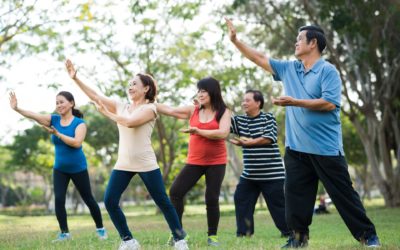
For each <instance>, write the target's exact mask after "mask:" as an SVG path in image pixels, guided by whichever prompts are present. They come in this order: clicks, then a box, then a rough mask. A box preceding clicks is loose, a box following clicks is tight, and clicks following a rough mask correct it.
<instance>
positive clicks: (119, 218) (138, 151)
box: [66, 60, 188, 250]
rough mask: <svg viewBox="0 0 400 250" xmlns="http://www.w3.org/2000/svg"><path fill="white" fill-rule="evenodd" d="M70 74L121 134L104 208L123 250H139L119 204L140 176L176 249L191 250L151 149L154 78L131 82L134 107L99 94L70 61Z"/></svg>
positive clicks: (153, 116) (153, 118)
mask: <svg viewBox="0 0 400 250" xmlns="http://www.w3.org/2000/svg"><path fill="white" fill-rule="evenodd" d="M66 67H67V71H68V73H69V75H70V77H71V78H72V79H73V80H74V81H75V83H76V84H77V85H78V87H80V88H81V89H82V91H83V92H84V93H85V94H86V95H87V96H88V97H89V98H90V99H91V100H93V101H94V102H95V103H96V106H97V108H98V110H99V111H100V112H101V113H102V114H103V115H105V116H106V117H108V118H109V119H111V120H113V121H115V122H116V123H117V125H118V131H119V148H118V160H117V162H116V164H115V167H114V169H113V171H112V173H111V176H110V180H109V182H108V185H107V189H106V192H105V195H104V204H105V206H106V209H107V211H108V213H109V215H110V218H111V220H112V222H113V224H114V226H115V227H116V228H117V230H118V233H119V235H120V237H121V239H122V242H121V245H120V247H119V249H120V250H123V249H139V248H140V245H139V242H138V241H137V240H136V239H134V238H133V236H132V233H131V231H130V230H129V228H128V224H127V221H126V218H125V215H124V213H123V212H122V210H121V208H120V206H119V202H120V198H121V195H122V193H123V192H124V191H125V189H126V188H127V187H128V185H129V182H130V181H131V179H132V178H133V177H134V176H135V175H136V174H138V175H139V176H140V178H141V179H142V181H143V183H144V185H145V186H146V188H147V190H148V191H149V193H150V195H151V197H152V198H153V200H154V202H155V203H156V204H157V205H158V207H159V208H160V209H161V211H162V213H163V214H164V217H165V219H166V221H167V223H168V225H169V228H170V230H171V233H172V235H173V237H174V242H175V243H174V246H175V249H182V250H183V249H188V246H187V242H186V241H185V239H184V238H185V236H186V233H185V232H184V231H183V229H182V226H181V223H180V221H179V218H178V215H177V213H176V210H175V208H174V206H173V205H172V203H171V201H170V200H169V198H168V196H167V193H166V192H165V186H164V182H163V179H162V175H161V171H160V168H159V167H158V164H157V160H156V156H155V154H154V151H153V148H152V146H151V133H152V131H153V128H154V123H155V119H156V118H157V111H156V107H155V105H154V101H155V98H156V94H157V89H156V83H155V80H154V79H153V77H151V76H150V75H147V74H137V75H136V76H135V77H134V78H133V79H132V81H130V82H129V87H128V96H129V99H130V100H131V103H129V104H124V103H121V102H116V101H114V100H112V99H110V98H108V97H105V96H102V95H99V94H97V92H96V91H94V90H93V89H92V88H90V87H89V86H87V85H86V84H84V83H83V82H82V81H81V80H80V79H79V78H78V77H77V76H76V73H77V71H76V70H75V68H74V66H73V64H72V63H71V61H69V60H67V62H66Z"/></svg>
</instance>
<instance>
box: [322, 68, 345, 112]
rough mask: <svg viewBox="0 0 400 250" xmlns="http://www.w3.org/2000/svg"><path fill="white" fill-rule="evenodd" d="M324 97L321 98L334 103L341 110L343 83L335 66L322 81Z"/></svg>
mask: <svg viewBox="0 0 400 250" xmlns="http://www.w3.org/2000/svg"><path fill="white" fill-rule="evenodd" d="M321 90H322V95H321V98H322V99H324V100H325V101H328V102H330V103H333V104H335V105H336V107H338V108H340V101H341V96H342V81H341V79H340V76H339V72H337V70H336V68H334V67H333V66H331V67H329V68H328V72H327V73H326V74H325V76H324V77H323V79H322V83H321Z"/></svg>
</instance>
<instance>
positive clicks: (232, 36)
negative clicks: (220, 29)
mask: <svg viewBox="0 0 400 250" xmlns="http://www.w3.org/2000/svg"><path fill="white" fill-rule="evenodd" d="M225 21H226V26H228V32H229V39H231V41H232V42H233V41H235V40H236V29H235V27H234V26H233V23H232V21H231V20H230V19H229V18H227V17H225Z"/></svg>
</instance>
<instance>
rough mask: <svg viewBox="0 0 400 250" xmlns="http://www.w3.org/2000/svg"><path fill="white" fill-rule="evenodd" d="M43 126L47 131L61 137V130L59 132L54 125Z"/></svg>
mask: <svg viewBox="0 0 400 250" xmlns="http://www.w3.org/2000/svg"><path fill="white" fill-rule="evenodd" d="M42 128H44V129H45V130H46V131H47V132H49V133H50V134H53V135H55V136H57V137H59V135H60V132H58V130H57V129H56V128H55V127H54V126H51V127H48V126H44V125H43V126H42Z"/></svg>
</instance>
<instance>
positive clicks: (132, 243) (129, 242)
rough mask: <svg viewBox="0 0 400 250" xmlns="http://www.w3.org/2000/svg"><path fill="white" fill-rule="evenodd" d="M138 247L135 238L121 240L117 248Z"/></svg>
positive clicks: (130, 249) (136, 248)
mask: <svg viewBox="0 0 400 250" xmlns="http://www.w3.org/2000/svg"><path fill="white" fill-rule="evenodd" d="M139 249H140V244H139V242H138V241H137V240H135V239H131V240H127V241H122V242H121V244H120V245H119V248H118V250H139Z"/></svg>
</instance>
